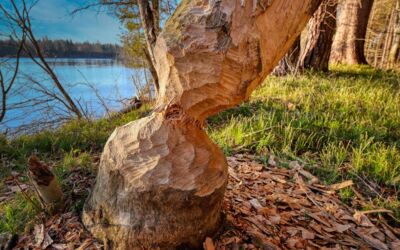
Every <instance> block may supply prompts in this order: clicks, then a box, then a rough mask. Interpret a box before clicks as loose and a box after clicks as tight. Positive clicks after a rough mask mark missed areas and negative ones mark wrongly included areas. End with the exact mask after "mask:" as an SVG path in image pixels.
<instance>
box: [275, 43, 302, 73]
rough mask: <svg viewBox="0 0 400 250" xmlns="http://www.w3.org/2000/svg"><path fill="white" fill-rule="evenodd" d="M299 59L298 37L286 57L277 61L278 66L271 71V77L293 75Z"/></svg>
mask: <svg viewBox="0 0 400 250" xmlns="http://www.w3.org/2000/svg"><path fill="white" fill-rule="evenodd" d="M299 57H300V36H299V37H298V38H297V39H296V41H295V42H294V44H293V46H292V47H291V48H290V49H289V51H288V52H287V53H286V55H285V56H284V57H283V58H282V59H281V60H280V61H279V63H278V66H276V67H275V68H274V70H273V71H272V73H271V74H272V75H275V76H285V75H288V74H294V73H296V71H297V63H298V61H299Z"/></svg>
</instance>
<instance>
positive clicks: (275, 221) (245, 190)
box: [19, 155, 400, 250]
mask: <svg viewBox="0 0 400 250" xmlns="http://www.w3.org/2000/svg"><path fill="white" fill-rule="evenodd" d="M228 162H229V173H230V181H229V184H228V188H227V192H226V196H225V201H224V214H225V217H226V220H225V225H224V228H223V229H222V230H221V232H220V233H219V234H218V235H216V236H215V237H214V238H213V239H211V238H207V240H206V241H205V242H204V248H205V249H207V250H214V249H388V250H389V249H392V250H394V249H396V250H397V249H400V240H399V237H400V228H394V227H391V226H390V225H389V223H387V222H386V221H385V219H384V218H383V217H381V218H379V220H378V219H374V217H372V216H370V213H377V212H380V213H387V212H390V211H387V210H375V211H367V212H366V211H364V212H360V211H355V210H354V209H352V208H350V207H348V206H347V205H346V204H344V203H342V202H341V201H340V200H339V199H338V196H337V195H336V191H337V190H339V189H341V188H344V187H348V186H351V185H352V182H351V181H346V182H343V183H339V184H336V185H331V186H324V185H321V184H319V180H318V179H317V178H316V177H314V176H313V175H311V174H310V173H309V172H307V171H305V170H304V169H303V168H302V166H301V165H300V164H299V163H298V162H291V163H290V164H289V168H287V169H286V168H279V167H277V166H276V165H277V164H276V162H275V161H274V159H273V157H271V158H270V160H269V162H268V166H265V165H262V164H260V163H257V162H256V161H255V160H254V157H253V156H251V155H235V156H234V157H229V158H228ZM92 182H93V174H91V175H84V174H82V173H79V172H77V173H72V174H70V175H69V176H68V180H67V185H71V186H70V187H73V188H72V193H71V194H69V197H70V203H69V204H70V205H72V204H74V202H75V201H76V200H74V197H78V198H79V197H80V198H79V199H80V200H82V199H81V198H82V196H84V195H87V191H88V190H89V188H90V185H91V183H92ZM71 197H72V198H71ZM27 246H29V247H31V249H81V250H83V249H101V247H102V246H101V244H100V243H98V242H96V240H94V239H93V238H92V236H91V235H90V234H89V233H88V232H87V231H86V230H85V229H84V227H83V225H82V224H81V222H80V219H79V213H78V212H68V213H64V214H61V215H56V216H54V217H51V218H50V219H48V220H47V221H44V222H43V223H41V224H37V225H36V226H35V228H34V231H33V233H31V234H29V235H26V236H24V237H21V238H20V241H19V247H27Z"/></svg>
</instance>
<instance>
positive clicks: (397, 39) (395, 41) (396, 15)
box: [389, 0, 400, 67]
mask: <svg viewBox="0 0 400 250" xmlns="http://www.w3.org/2000/svg"><path fill="white" fill-rule="evenodd" d="M392 15H393V38H392V46H391V48H390V52H389V67H393V66H394V65H395V64H396V63H397V59H398V57H399V51H400V0H397V1H396V8H395V9H394V10H393V13H392Z"/></svg>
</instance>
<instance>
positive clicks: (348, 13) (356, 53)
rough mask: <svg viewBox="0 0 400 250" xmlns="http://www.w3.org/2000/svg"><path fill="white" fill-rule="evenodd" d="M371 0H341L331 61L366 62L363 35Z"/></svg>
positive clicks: (346, 62)
mask: <svg viewBox="0 0 400 250" xmlns="http://www.w3.org/2000/svg"><path fill="white" fill-rule="evenodd" d="M373 3H374V1H373V0H341V2H340V3H339V9H338V14H339V15H338V17H337V18H338V25H337V32H336V35H335V37H334V41H333V46H332V53H331V61H332V62H333V63H342V64H350V65H351V64H366V63H367V60H366V59H365V54H364V45H365V35H366V33H367V26H368V19H369V14H370V12H371V9H372V5H373Z"/></svg>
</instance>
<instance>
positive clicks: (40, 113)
mask: <svg viewBox="0 0 400 250" xmlns="http://www.w3.org/2000/svg"><path fill="white" fill-rule="evenodd" d="M13 60H14V61H13ZM48 62H49V64H50V65H51V66H52V67H53V69H54V71H55V73H56V74H57V76H58V78H59V80H60V82H61V83H62V84H63V85H64V86H65V88H66V89H67V90H68V92H69V93H70V95H71V97H72V98H73V99H74V100H75V101H76V102H79V104H80V105H81V106H82V108H83V109H85V110H86V111H87V112H88V113H89V114H90V115H91V116H92V117H101V116H104V115H105V114H106V108H105V107H104V106H107V107H108V108H109V109H110V110H113V111H115V110H118V109H121V108H122V107H123V102H122V101H125V102H127V101H128V99H130V98H132V97H133V96H134V95H135V87H134V84H133V78H136V79H143V78H144V75H143V74H144V72H145V71H144V70H143V69H132V68H127V67H125V66H124V65H123V64H121V63H120V62H118V61H116V60H112V59H69V58H68V59H59V58H58V59H48ZM13 63H15V59H9V65H12V64H13ZM2 67H3V66H2ZM7 71H8V72H7ZM2 72H3V74H5V73H6V74H5V78H6V79H7V78H10V76H11V70H9V69H7V68H5V67H4V70H3V69H2ZM19 72H20V73H19V74H18V77H17V80H16V82H15V84H14V86H13V88H12V90H11V94H10V96H9V97H8V98H7V101H8V105H9V107H10V108H11V110H9V111H8V112H7V114H6V117H5V119H4V121H3V122H2V123H1V124H0V131H4V130H7V129H8V130H13V129H15V128H16V127H19V126H21V125H23V126H30V124H32V123H39V122H41V121H49V123H51V122H54V123H57V119H58V118H60V117H62V116H63V114H65V112H66V109H65V108H64V107H63V105H62V104H61V103H59V102H56V101H51V102H50V103H46V102H44V101H45V100H47V99H48V98H47V97H46V95H44V94H43V92H44V91H43V89H42V88H41V87H40V85H41V86H45V87H46V89H47V90H46V91H49V90H50V91H57V90H56V88H54V86H53V83H52V81H51V80H50V79H49V78H48V76H47V75H46V74H45V73H44V71H43V69H41V68H40V67H39V66H38V65H36V64H35V63H34V62H33V61H32V60H31V59H29V58H23V59H21V61H20V70H19ZM35 81H36V82H37V83H38V84H35V83H34V82H35ZM39 84H40V85H39ZM94 89H96V91H95V90H94ZM99 97H101V99H102V101H100V99H99ZM0 98H1V97H0ZM42 101H43V103H42ZM52 120H53V121H52ZM50 125H51V124H50ZM32 126H34V125H32Z"/></svg>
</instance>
